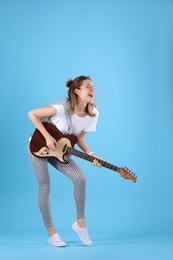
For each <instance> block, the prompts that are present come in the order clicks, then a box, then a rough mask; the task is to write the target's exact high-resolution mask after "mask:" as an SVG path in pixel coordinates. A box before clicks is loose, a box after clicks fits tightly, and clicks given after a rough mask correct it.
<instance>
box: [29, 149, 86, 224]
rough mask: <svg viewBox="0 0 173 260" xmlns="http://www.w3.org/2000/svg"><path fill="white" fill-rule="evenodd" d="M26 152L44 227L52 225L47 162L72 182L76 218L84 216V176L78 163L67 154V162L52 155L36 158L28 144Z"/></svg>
mask: <svg viewBox="0 0 173 260" xmlns="http://www.w3.org/2000/svg"><path fill="white" fill-rule="evenodd" d="M28 154H29V157H30V160H31V163H32V166H33V169H34V172H35V176H36V179H37V182H38V189H39V191H38V203H39V209H40V211H41V214H42V218H43V222H44V225H45V227H46V228H49V227H51V226H53V225H52V216H51V212H50V199H49V193H50V176H49V172H48V163H50V164H51V165H52V166H53V167H55V168H56V169H57V170H58V171H60V172H61V173H63V174H65V175H66V176H67V177H68V178H70V179H71V181H72V182H73V184H74V199H75V203H76V211H77V218H84V213H85V191H86V177H85V175H84V173H83V172H82V171H81V169H80V168H79V167H78V165H77V164H76V163H75V162H74V161H73V160H72V159H71V158H70V157H69V156H68V157H67V161H68V163H67V164H64V163H61V162H59V161H58V160H57V159H56V158H53V157H51V158H38V157H36V156H34V155H32V154H31V152H30V149H29V146H28Z"/></svg>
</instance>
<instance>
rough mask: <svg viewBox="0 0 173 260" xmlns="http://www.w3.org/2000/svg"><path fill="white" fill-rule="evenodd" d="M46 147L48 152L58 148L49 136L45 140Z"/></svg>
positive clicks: (53, 139)
mask: <svg viewBox="0 0 173 260" xmlns="http://www.w3.org/2000/svg"><path fill="white" fill-rule="evenodd" d="M46 145H47V147H48V148H49V149H50V150H56V149H57V148H58V145H57V141H56V140H55V138H53V137H52V136H51V135H50V136H48V137H47V138H46Z"/></svg>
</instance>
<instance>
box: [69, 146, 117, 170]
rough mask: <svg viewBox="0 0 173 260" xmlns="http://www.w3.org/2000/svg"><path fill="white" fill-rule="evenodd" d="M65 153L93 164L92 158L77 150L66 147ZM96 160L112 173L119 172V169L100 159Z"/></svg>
mask: <svg viewBox="0 0 173 260" xmlns="http://www.w3.org/2000/svg"><path fill="white" fill-rule="evenodd" d="M66 152H67V153H69V154H71V155H74V156H77V157H79V158H82V159H84V160H87V161H90V162H93V160H94V159H95V158H94V156H91V155H89V154H86V153H84V152H81V151H78V150H76V149H74V148H71V147H68V148H67V150H66ZM96 159H97V160H98V161H99V163H101V165H102V166H103V167H105V168H108V169H110V170H113V171H116V172H119V167H117V166H115V165H113V164H111V163H107V162H106V161H104V160H101V159H98V158H96Z"/></svg>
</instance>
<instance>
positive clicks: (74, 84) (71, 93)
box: [66, 76, 95, 116]
mask: <svg viewBox="0 0 173 260" xmlns="http://www.w3.org/2000/svg"><path fill="white" fill-rule="evenodd" d="M86 79H89V80H91V78H90V77H89V76H79V77H77V78H75V79H74V80H73V79H71V78H70V79H68V80H67V82H66V87H67V88H68V89H69V90H68V97H67V100H68V102H69V112H70V114H74V113H75V109H76V104H77V103H78V100H77V94H76V93H75V89H80V86H81V85H82V83H83V81H84V80H86ZM94 106H95V105H94V104H93V103H88V104H87V106H86V113H87V114H88V115H90V116H95V114H94V113H93V108H94Z"/></svg>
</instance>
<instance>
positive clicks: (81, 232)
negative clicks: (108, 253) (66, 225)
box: [72, 222, 92, 246]
mask: <svg viewBox="0 0 173 260" xmlns="http://www.w3.org/2000/svg"><path fill="white" fill-rule="evenodd" d="M72 229H73V230H74V231H75V232H76V233H77V234H78V236H79V237H80V240H81V241H82V243H83V244H84V245H86V246H92V241H91V240H90V238H89V235H88V231H87V228H86V227H84V228H80V227H79V226H78V224H77V222H74V223H73V225H72Z"/></svg>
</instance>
